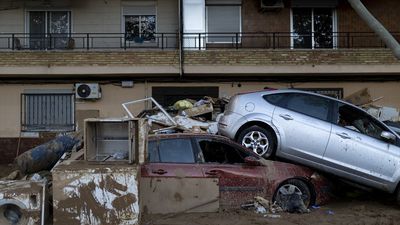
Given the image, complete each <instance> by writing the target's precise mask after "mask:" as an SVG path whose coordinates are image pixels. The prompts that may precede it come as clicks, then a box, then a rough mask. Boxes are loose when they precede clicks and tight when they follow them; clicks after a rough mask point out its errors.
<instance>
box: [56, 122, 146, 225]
mask: <svg viewBox="0 0 400 225" xmlns="http://www.w3.org/2000/svg"><path fill="white" fill-rule="evenodd" d="M84 140H85V150H84V152H85V154H84V159H85V160H76V159H73V158H72V156H71V158H69V159H64V160H63V161H60V162H59V163H58V164H57V165H56V166H55V167H54V168H53V170H52V175H53V211H54V215H53V221H54V225H64V224H65V225H74V224H76V225H78V224H92V225H101V224H121V225H128V224H129V225H135V224H139V220H140V208H139V191H138V188H139V181H138V177H139V168H140V167H139V164H140V163H143V162H144V155H145V154H146V153H145V149H146V145H147V129H146V124H145V122H144V120H143V119H125V118H115V119H112V118H106V119H94V118H89V119H86V120H85V132H84ZM66 218H68V219H66Z"/></svg>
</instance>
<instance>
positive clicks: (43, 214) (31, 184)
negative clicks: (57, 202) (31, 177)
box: [0, 180, 48, 225]
mask: <svg viewBox="0 0 400 225" xmlns="http://www.w3.org/2000/svg"><path fill="white" fill-rule="evenodd" d="M47 199H48V196H47V181H46V180H43V181H25V180H18V181H14V180H13V181H0V224H24V225H41V224H46V223H47V221H46V220H47V216H48V204H47Z"/></svg>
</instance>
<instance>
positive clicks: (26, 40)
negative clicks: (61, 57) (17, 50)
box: [24, 8, 74, 47]
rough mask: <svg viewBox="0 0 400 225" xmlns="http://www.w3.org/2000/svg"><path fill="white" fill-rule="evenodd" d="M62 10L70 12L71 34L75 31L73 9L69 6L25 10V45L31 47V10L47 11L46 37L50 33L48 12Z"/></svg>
mask: <svg viewBox="0 0 400 225" xmlns="http://www.w3.org/2000/svg"><path fill="white" fill-rule="evenodd" d="M60 11H62V12H65V11H67V12H69V18H68V19H69V23H70V24H69V35H71V34H73V33H74V32H73V27H74V26H73V24H74V23H73V18H74V17H73V11H72V10H71V9H69V8H61V9H60V8H57V9H48V8H47V9H25V12H24V17H25V26H24V31H25V37H24V45H25V46H28V47H30V46H29V45H30V41H29V35H30V29H29V27H30V20H29V16H30V12H46V13H45V22H46V26H45V28H44V29H45V34H46V37H47V34H48V19H47V17H48V15H47V13H48V12H60Z"/></svg>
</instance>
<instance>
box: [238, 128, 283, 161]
mask: <svg viewBox="0 0 400 225" xmlns="http://www.w3.org/2000/svg"><path fill="white" fill-rule="evenodd" d="M236 141H237V142H238V143H239V144H241V145H243V146H245V147H246V148H249V149H250V150H252V151H253V152H254V153H256V154H257V155H259V156H262V157H263V158H265V159H271V158H273V157H274V156H275V151H276V139H275V136H274V134H273V133H272V132H271V131H269V130H267V129H265V128H262V127H259V126H257V125H254V126H251V127H248V128H246V129H244V130H242V131H241V132H240V134H239V135H238V138H237V140H236Z"/></svg>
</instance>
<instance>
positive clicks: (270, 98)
mask: <svg viewBox="0 0 400 225" xmlns="http://www.w3.org/2000/svg"><path fill="white" fill-rule="evenodd" d="M287 96H288V95H287V94H272V95H264V96H263V98H264V99H265V101H267V102H268V103H270V104H272V105H276V106H279V107H283V104H284V100H285V99H286V97H287Z"/></svg>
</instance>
